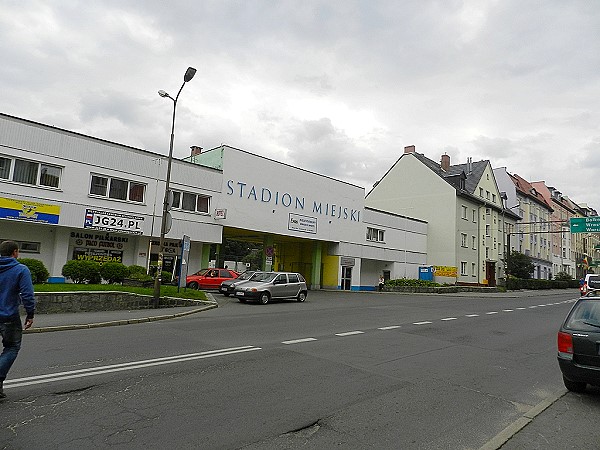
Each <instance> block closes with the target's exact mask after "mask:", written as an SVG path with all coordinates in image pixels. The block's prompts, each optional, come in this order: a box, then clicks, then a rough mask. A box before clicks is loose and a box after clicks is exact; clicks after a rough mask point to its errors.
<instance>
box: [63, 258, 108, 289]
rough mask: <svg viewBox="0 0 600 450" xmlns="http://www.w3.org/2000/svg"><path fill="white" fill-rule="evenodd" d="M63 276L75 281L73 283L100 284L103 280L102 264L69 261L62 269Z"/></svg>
mask: <svg viewBox="0 0 600 450" xmlns="http://www.w3.org/2000/svg"><path fill="white" fill-rule="evenodd" d="M62 275H63V276H64V277H67V278H70V279H71V280H73V283H89V284H98V283H100V281H101V280H102V276H101V275H100V264H98V263H97V262H95V261H77V260H74V259H73V260H71V261H67V263H66V264H65V265H64V266H63V268H62Z"/></svg>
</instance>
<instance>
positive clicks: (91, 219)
mask: <svg viewBox="0 0 600 450" xmlns="http://www.w3.org/2000/svg"><path fill="white" fill-rule="evenodd" d="M143 221H144V218H143V217H141V216H130V215H127V214H119V213H113V212H110V211H99V210H97V209H86V210H85V220H84V222H83V227H84V228H88V229H92V230H102V231H117V232H119V233H129V234H142V233H143V231H142V222H143Z"/></svg>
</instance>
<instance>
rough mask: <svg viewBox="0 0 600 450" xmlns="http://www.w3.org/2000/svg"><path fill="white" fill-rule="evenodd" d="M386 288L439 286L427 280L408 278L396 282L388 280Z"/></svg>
mask: <svg viewBox="0 0 600 450" xmlns="http://www.w3.org/2000/svg"><path fill="white" fill-rule="evenodd" d="M385 285H386V286H393V287H439V286H441V284H439V283H436V282H434V281H429V280H414V279H410V278H399V279H396V280H388V281H386V282H385Z"/></svg>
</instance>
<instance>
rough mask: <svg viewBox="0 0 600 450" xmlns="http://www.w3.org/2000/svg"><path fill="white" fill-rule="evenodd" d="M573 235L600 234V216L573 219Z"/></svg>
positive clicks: (571, 224) (571, 223) (571, 222)
mask: <svg viewBox="0 0 600 450" xmlns="http://www.w3.org/2000/svg"><path fill="white" fill-rule="evenodd" d="M569 222H570V227H571V233H598V232H600V216H592V217H571V219H570V221H569Z"/></svg>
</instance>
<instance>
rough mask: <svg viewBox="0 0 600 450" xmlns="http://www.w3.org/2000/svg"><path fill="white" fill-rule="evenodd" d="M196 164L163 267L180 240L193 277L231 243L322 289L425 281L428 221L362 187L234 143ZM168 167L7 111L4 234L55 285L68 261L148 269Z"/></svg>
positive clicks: (184, 182) (1, 174)
mask: <svg viewBox="0 0 600 450" xmlns="http://www.w3.org/2000/svg"><path fill="white" fill-rule="evenodd" d="M198 159H200V160H201V161H196V162H198V163H193V162H191V161H179V160H173V161H172V171H171V185H170V187H171V190H173V191H174V195H175V203H174V206H173V208H172V210H171V211H170V214H171V216H172V219H173V220H172V226H171V228H170V230H169V231H168V232H167V234H166V247H165V257H166V258H169V259H170V266H169V265H168V264H166V265H165V269H166V270H168V269H169V268H171V269H175V266H176V264H177V259H178V256H179V254H180V242H181V239H182V237H183V235H187V236H189V237H190V239H191V250H190V256H189V261H188V264H189V266H188V273H191V272H194V271H196V270H198V269H200V268H202V267H205V266H206V265H207V263H208V259H209V258H208V253H209V245H210V244H220V243H221V242H222V241H223V239H224V238H225V237H234V238H238V239H246V240H249V241H253V242H254V241H255V242H261V243H262V244H264V245H265V248H268V249H270V250H272V251H273V252H275V251H277V252H276V253H274V254H273V256H272V257H271V256H269V255H265V257H264V258H265V259H264V262H265V267H264V268H267V269H268V268H270V267H272V268H273V269H281V270H283V269H289V268H296V269H299V270H298V271H302V270H300V269H303V270H310V273H309V278H310V277H311V276H312V278H313V281H312V283H311V286H312V287H313V288H315V287H320V286H323V287H328V288H347V289H370V288H374V287H375V286H376V284H377V278H378V275H379V274H381V273H382V272H386V273H387V274H388V276H389V277H390V278H397V277H400V278H401V277H404V276H409V277H416V275H417V273H418V272H417V270H418V265H419V264H423V263H424V262H425V261H426V259H427V257H426V251H427V224H426V223H424V222H422V221H418V220H414V219H410V218H408V217H406V216H400V215H398V216H397V215H393V214H389V213H382V212H377V211H372V210H368V209H365V207H364V189H363V188H361V187H358V186H354V185H352V184H349V183H346V182H343V181H339V180H334V179H332V178H329V177H326V176H322V175H319V174H316V173H312V172H309V171H306V170H302V169H299V168H296V167H292V166H289V165H287V164H284V163H282V162H278V161H273V160H270V159H267V158H263V157H260V156H257V155H254V154H251V153H248V152H245V151H242V150H237V149H233V148H230V147H226V146H223V147H219V148H217V149H213V150H210V151H207V152H205V153H203V154H202V155H201V156H200V158H198ZM166 170H167V157H166V156H163V155H159V154H155V153H151V152H147V151H144V150H140V149H136V148H132V147H128V146H123V145H119V144H116V143H113V142H108V141H104V140H100V139H96V138H92V137H89V136H85V135H81V134H77V133H73V132H69V131H66V130H61V129H57V128H54V127H50V126H46V125H42V124H39V123H34V122H30V121H27V120H23V119H19V118H16V117H11V116H7V115H3V114H0V239H2V240H4V239H12V240H16V241H18V242H20V243H21V244H22V257H31V258H34V259H38V260H41V261H42V262H43V263H44V264H45V266H46V267H47V268H48V270H49V272H50V274H51V277H52V278H59V277H60V276H61V270H62V266H63V265H64V264H65V263H66V262H67V261H68V260H70V259H91V260H96V261H99V262H103V261H109V260H115V261H120V262H123V263H124V264H125V265H132V264H136V265H141V266H146V267H149V266H151V265H152V264H153V263H152V261H153V258H154V261H155V259H156V256H157V253H158V246H157V241H158V237H159V233H160V220H161V214H162V203H163V196H164V190H165V182H164V180H165V178H166ZM369 228H371V229H376V230H379V231H381V232H382V233H383V234H382V236H385V240H381V241H380V240H378V239H377V238H378V236H379V235H378V236H376V239H373V237H374V236H373V235H372V230H371V231H369V230H368V229H369ZM368 233H371V235H368ZM270 258H271V259H270ZM275 264H277V266H275Z"/></svg>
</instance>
